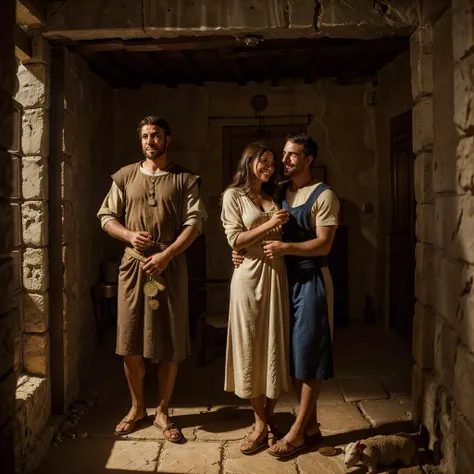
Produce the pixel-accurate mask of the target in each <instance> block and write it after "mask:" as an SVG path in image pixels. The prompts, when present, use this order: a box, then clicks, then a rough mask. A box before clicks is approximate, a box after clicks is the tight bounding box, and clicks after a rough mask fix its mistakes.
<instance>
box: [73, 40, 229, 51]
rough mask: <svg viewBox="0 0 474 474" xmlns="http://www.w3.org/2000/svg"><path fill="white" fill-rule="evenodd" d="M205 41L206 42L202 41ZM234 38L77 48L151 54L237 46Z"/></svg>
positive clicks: (122, 42)
mask: <svg viewBox="0 0 474 474" xmlns="http://www.w3.org/2000/svg"><path fill="white" fill-rule="evenodd" d="M204 39H206V41H203V40H204ZM237 45H238V42H237V41H236V39H235V38H232V39H228V38H227V37H225V39H211V40H209V39H207V38H200V37H197V38H195V39H186V41H183V40H182V39H181V38H180V39H179V40H178V38H165V39H161V40H128V41H127V40H120V41H118V40H111V41H106V40H105V41H82V42H81V43H79V44H77V47H78V48H80V49H82V50H88V51H117V50H125V51H130V52H152V51H186V50H205V49H217V48H223V47H226V46H237Z"/></svg>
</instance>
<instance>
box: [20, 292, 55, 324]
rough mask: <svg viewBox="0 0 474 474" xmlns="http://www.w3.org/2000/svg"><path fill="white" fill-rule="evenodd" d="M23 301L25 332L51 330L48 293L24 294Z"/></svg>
mask: <svg viewBox="0 0 474 474" xmlns="http://www.w3.org/2000/svg"><path fill="white" fill-rule="evenodd" d="M21 300H22V319H23V330H24V331H25V332H38V333H42V332H45V331H47V330H48V328H49V295H48V293H44V294H36V293H24V294H23V295H22V298H21Z"/></svg>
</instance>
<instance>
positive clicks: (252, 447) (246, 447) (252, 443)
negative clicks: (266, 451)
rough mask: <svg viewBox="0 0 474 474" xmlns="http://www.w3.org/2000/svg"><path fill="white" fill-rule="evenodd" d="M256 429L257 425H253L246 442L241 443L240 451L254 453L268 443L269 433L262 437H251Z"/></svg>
mask: <svg viewBox="0 0 474 474" xmlns="http://www.w3.org/2000/svg"><path fill="white" fill-rule="evenodd" d="M254 431H255V425H252V430H251V431H250V432H249V433H248V434H247V436H246V437H245V439H244V442H243V443H242V444H241V445H240V452H241V453H242V454H254V453H256V452H257V451H260V449H262V448H263V447H264V446H266V445H267V437H268V433H267V434H266V435H265V436H264V437H263V438H262V439H258V438H257V439H250V435H251V434H252V433H253V432H254Z"/></svg>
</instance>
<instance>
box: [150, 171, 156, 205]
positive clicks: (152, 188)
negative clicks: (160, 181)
mask: <svg viewBox="0 0 474 474" xmlns="http://www.w3.org/2000/svg"><path fill="white" fill-rule="evenodd" d="M155 182H156V176H153V177H152V178H151V184H150V186H149V188H148V191H149V193H150V197H149V198H148V205H149V206H150V207H155V206H156V205H157V204H158V202H157V201H156V199H155Z"/></svg>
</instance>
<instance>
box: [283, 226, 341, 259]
mask: <svg viewBox="0 0 474 474" xmlns="http://www.w3.org/2000/svg"><path fill="white" fill-rule="evenodd" d="M336 229H337V227H336V226H331V227H318V237H316V238H315V239H311V240H307V241H306V242H299V243H292V242H288V243H287V248H286V250H285V255H297V256H299V257H325V256H326V255H329V252H330V251H331V247H332V243H333V241H334V236H335V235H336Z"/></svg>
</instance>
